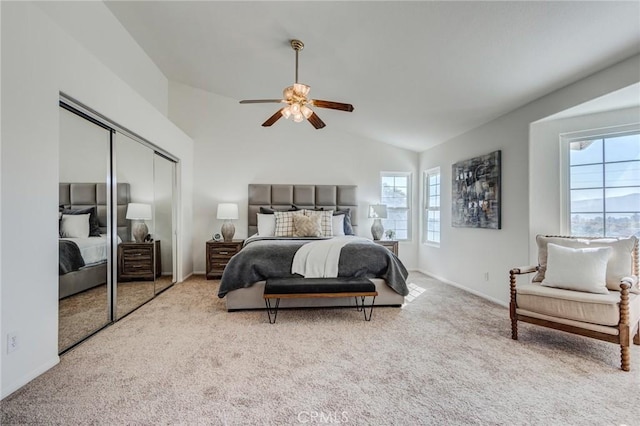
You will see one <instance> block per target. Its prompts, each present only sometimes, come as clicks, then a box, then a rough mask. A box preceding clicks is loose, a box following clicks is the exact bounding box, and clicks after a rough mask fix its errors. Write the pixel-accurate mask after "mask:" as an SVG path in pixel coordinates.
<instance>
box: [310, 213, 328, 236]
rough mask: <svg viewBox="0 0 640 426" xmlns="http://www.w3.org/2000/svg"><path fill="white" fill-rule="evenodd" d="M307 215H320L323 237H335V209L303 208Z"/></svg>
mask: <svg viewBox="0 0 640 426" xmlns="http://www.w3.org/2000/svg"><path fill="white" fill-rule="evenodd" d="M303 212H304V215H305V216H320V227H321V228H322V236H323V237H333V210H323V211H318V210H303Z"/></svg>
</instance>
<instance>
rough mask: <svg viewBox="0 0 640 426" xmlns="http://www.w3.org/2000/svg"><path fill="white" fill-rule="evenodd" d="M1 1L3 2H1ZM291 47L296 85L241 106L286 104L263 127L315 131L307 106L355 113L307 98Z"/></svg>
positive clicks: (297, 44) (294, 43)
mask: <svg viewBox="0 0 640 426" xmlns="http://www.w3.org/2000/svg"><path fill="white" fill-rule="evenodd" d="M0 1H1V0H0ZM291 47H292V48H293V50H294V51H295V52H296V68H295V69H296V74H295V80H294V84H293V85H291V86H288V87H285V88H284V90H283V91H282V99H249V100H247V99H245V100H241V101H240V103H241V104H261V103H278V104H285V106H283V107H282V108H280V109H279V110H278V111H276V113H275V114H273V115H272V116H271V117H269V118H268V119H267V121H265V122H264V123H262V126H263V127H270V126H272V125H273V124H274V123H275V122H276V121H278V119H280V118H281V117H284V118H286V119H288V118H289V117H293V121H295V122H296V123H300V122H302V121H304V120H305V118H306V119H307V121H309V123H310V124H311V125H312V126H313V127H314V128H315V129H322V128H324V127H325V123H324V121H322V120H321V119H320V117H318V115H317V114H316V113H315V112H314V111H313V110H312V109H311V108H309V107H308V106H307V105H312V106H314V107H318V108H328V109H333V110H338V111H347V112H352V111H353V105H351V104H345V103H342V102H334V101H323V100H318V99H309V98H308V97H307V96H308V95H309V92H310V91H311V87H310V86H307V85H306V84H302V83H298V53H299V52H300V51H301V50H302V49H303V48H304V43H302V42H301V41H300V40H291Z"/></svg>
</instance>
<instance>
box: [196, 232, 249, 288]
mask: <svg viewBox="0 0 640 426" xmlns="http://www.w3.org/2000/svg"><path fill="white" fill-rule="evenodd" d="M243 243H244V240H233V241H228V242H226V241H214V240H209V241H207V258H206V259H205V263H206V265H207V273H206V277H207V279H208V280H210V279H213V278H220V277H221V276H222V273H223V272H224V268H225V266H227V263H229V259H231V257H232V256H233V255H234V254H236V253H238V252H239V251H240V249H241V248H242V244H243Z"/></svg>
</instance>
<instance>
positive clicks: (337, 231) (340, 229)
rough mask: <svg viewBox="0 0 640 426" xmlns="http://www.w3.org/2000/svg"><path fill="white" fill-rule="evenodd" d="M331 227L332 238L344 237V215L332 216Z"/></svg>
mask: <svg viewBox="0 0 640 426" xmlns="http://www.w3.org/2000/svg"><path fill="white" fill-rule="evenodd" d="M331 226H332V228H333V236H334V237H342V236H343V235H344V215H343V214H339V215H337V216H333V217H332V218H331Z"/></svg>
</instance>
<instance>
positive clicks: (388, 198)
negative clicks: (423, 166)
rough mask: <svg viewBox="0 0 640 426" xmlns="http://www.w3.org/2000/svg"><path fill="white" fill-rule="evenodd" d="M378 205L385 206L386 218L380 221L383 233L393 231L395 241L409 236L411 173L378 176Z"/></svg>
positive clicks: (384, 173) (406, 238)
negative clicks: (379, 191)
mask: <svg viewBox="0 0 640 426" xmlns="http://www.w3.org/2000/svg"><path fill="white" fill-rule="evenodd" d="M380 189H381V194H380V203H382V204H386V205H387V218H386V219H383V220H382V226H384V229H385V232H386V231H388V230H393V231H394V232H395V237H394V238H395V239H396V240H408V239H409V236H410V235H411V195H410V194H411V173H399V172H396V173H388V172H382V173H381V174H380Z"/></svg>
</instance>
